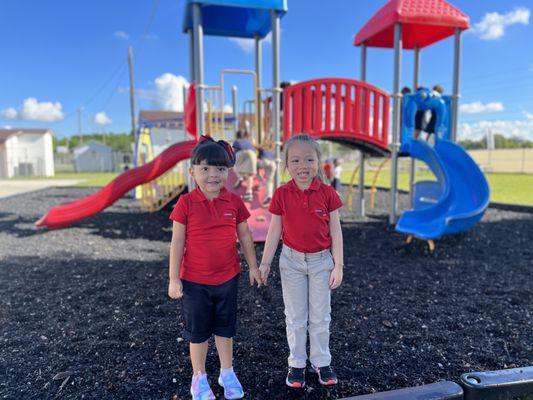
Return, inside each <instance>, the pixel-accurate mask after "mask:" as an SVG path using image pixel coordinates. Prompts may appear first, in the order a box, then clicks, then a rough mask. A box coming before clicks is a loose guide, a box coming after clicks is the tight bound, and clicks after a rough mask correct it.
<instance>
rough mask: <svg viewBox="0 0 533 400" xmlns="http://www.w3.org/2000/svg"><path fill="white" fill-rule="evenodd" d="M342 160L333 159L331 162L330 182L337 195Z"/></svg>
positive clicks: (339, 186)
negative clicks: (331, 177) (331, 174)
mask: <svg viewBox="0 0 533 400" xmlns="http://www.w3.org/2000/svg"><path fill="white" fill-rule="evenodd" d="M341 164H342V160H341V159H340V158H335V159H334V160H333V167H334V168H333V181H332V182H331V186H333V189H335V190H336V191H337V193H339V192H340V190H341V176H342V165H341Z"/></svg>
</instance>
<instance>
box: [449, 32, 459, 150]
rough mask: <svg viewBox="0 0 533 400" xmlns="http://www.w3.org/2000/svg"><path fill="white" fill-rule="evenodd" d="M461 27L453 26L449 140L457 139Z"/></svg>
mask: <svg viewBox="0 0 533 400" xmlns="http://www.w3.org/2000/svg"><path fill="white" fill-rule="evenodd" d="M460 69H461V29H459V28H455V46H454V57H453V94H452V121H451V122H452V124H451V125H452V126H451V128H452V132H451V135H450V136H451V137H450V138H451V140H452V141H453V142H455V141H456V140H457V125H458V121H459V114H458V113H459V78H460V75H461V71H460Z"/></svg>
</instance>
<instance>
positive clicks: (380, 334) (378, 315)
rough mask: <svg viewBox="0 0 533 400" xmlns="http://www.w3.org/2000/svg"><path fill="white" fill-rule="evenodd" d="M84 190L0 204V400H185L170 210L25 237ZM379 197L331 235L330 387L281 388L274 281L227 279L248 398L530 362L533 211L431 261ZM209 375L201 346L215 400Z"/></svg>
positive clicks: (497, 215) (452, 241)
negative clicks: (337, 238)
mask: <svg viewBox="0 0 533 400" xmlns="http://www.w3.org/2000/svg"><path fill="white" fill-rule="evenodd" d="M93 191H94V189H81V188H61V189H59V188H58V189H49V190H45V191H40V192H35V193H32V194H26V195H21V196H15V197H11V198H8V199H2V200H0V305H1V308H0V398H2V399H55V398H61V399H134V398H135V399H187V398H189V395H188V390H189V381H190V375H191V368H190V365H189V361H188V358H187V353H188V350H187V344H186V342H185V341H183V339H182V338H181V332H180V330H181V322H180V321H181V317H180V306H179V302H177V301H171V300H170V299H169V298H168V297H167V277H168V272H167V258H168V256H167V254H168V247H169V241H170V235H171V225H170V223H169V221H168V219H167V217H168V211H167V212H160V213H157V214H148V213H144V212H141V211H139V209H138V207H137V206H136V203H135V202H134V201H133V200H131V199H122V200H120V201H119V202H118V203H116V204H115V205H114V206H113V207H111V208H109V209H107V210H106V211H105V212H103V213H101V214H100V215H97V216H95V217H93V218H90V219H88V220H86V221H84V222H81V223H79V224H77V225H76V227H74V228H71V229H66V230H59V231H50V232H43V231H35V230H34V228H33V222H34V221H35V220H36V219H37V218H38V217H40V216H41V215H42V214H43V213H44V212H45V211H46V210H47V209H48V208H49V207H51V206H53V205H55V204H58V203H59V202H62V201H66V200H72V199H76V198H78V197H80V196H84V195H86V194H88V193H92V192H93ZM388 198H389V196H388V194H387V193H381V192H380V193H378V198H377V200H378V201H377V203H378V210H377V211H373V216H372V217H369V218H365V219H364V220H359V221H357V220H356V219H355V218H354V217H345V222H344V223H343V232H344V241H345V256H346V270H345V279H344V283H343V285H342V287H341V288H340V289H338V290H337V291H335V293H334V295H333V321H332V324H331V332H332V337H331V350H332V354H333V363H334V366H335V368H336V369H337V371H338V374H339V377H340V383H339V384H338V385H337V386H336V387H334V388H331V389H324V388H321V387H320V385H319V384H318V383H317V382H316V380H315V379H313V378H312V377H311V378H310V384H309V386H308V388H307V389H306V390H305V391H303V392H302V391H291V390H289V389H287V388H286V387H285V385H284V375H285V370H286V356H287V345H286V341H285V327H284V315H283V304H282V299H281V291H280V282H279V275H278V273H277V271H276V270H274V272H273V276H272V279H271V281H270V282H271V283H270V285H269V287H267V288H263V289H260V290H258V289H257V288H254V289H250V288H249V287H248V286H247V283H246V276H242V277H241V288H240V290H241V291H240V309H239V320H240V329H239V333H238V336H237V337H236V340H235V369H236V371H237V373H238V375H239V377H240V379H241V382H242V383H243V384H244V387H245V389H246V398H247V399H257V400H260V399H276V400H278V399H304V398H305V399H329V398H331V399H337V398H342V397H346V396H350V395H357V394H364V393H370V392H374V391H384V390H390V389H396V388H401V387H406V386H414V385H420V384H424V383H431V382H435V381H437V380H443V379H447V380H457V378H458V377H459V375H460V374H461V373H463V372H467V371H473V370H495V369H503V368H510V367H519V366H528V365H533V322H532V321H533V318H532V317H533V298H532V294H531V291H532V288H533V284H532V283H533V265H532V264H533V262H532V260H533V245H532V243H533V214H528V213H521V212H516V211H506V210H496V209H489V210H488V212H487V214H486V216H485V217H484V219H483V221H482V223H481V224H479V225H478V226H477V227H476V228H475V229H474V230H473V231H471V232H469V233H467V234H462V235H458V236H454V237H448V238H444V239H442V240H439V241H438V242H437V248H436V251H435V253H434V254H429V253H428V251H427V247H426V245H425V244H424V243H422V242H415V243H414V244H412V245H411V246H405V245H403V240H404V237H402V236H401V235H399V234H397V233H395V232H394V231H393V229H391V228H390V227H389V226H388V224H387V219H386V206H387V204H388ZM401 200H402V201H401V202H402V204H403V203H405V198H404V197H402V199H401ZM260 252H261V246H258V253H259V254H260ZM217 364H218V362H217V357H216V353H215V352H214V351H213V348H211V350H210V352H209V355H208V363H207V368H208V374H209V375H210V380H211V383H212V385H213V388H215V391H216V394H217V396H219V397H218V398H222V397H221V396H222V392H221V390H220V389H219V388H218V387H216V380H215V378H216V374H217Z"/></svg>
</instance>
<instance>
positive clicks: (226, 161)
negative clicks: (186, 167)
mask: <svg viewBox="0 0 533 400" xmlns="http://www.w3.org/2000/svg"><path fill="white" fill-rule="evenodd" d="M202 161H205V162H207V165H214V166H217V167H228V168H229V167H231V160H230V157H229V154H228V152H227V151H226V150H225V149H224V147H223V146H221V145H220V144H218V143H217V142H209V141H206V142H202V143H199V144H198V145H196V147H195V148H194V149H193V151H192V155H191V164H192V165H200V164H201V163H202Z"/></svg>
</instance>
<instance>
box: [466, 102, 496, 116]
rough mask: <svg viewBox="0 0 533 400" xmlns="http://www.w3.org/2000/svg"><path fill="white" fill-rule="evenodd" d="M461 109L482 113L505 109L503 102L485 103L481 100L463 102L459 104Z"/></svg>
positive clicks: (468, 112) (472, 112)
mask: <svg viewBox="0 0 533 400" xmlns="http://www.w3.org/2000/svg"><path fill="white" fill-rule="evenodd" d="M459 111H461V112H463V113H465V114H481V113H491V112H497V111H503V104H502V103H500V102H499V101H498V102H493V103H486V104H483V103H482V102H480V101H475V102H473V103H466V104H461V105H460V106H459Z"/></svg>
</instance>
